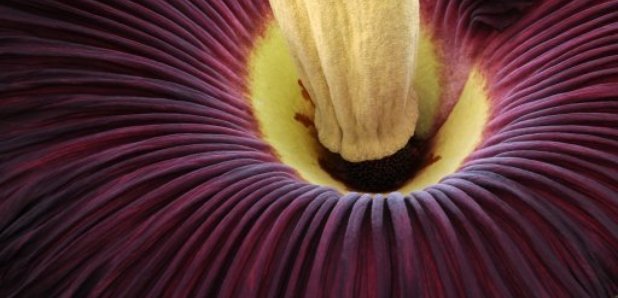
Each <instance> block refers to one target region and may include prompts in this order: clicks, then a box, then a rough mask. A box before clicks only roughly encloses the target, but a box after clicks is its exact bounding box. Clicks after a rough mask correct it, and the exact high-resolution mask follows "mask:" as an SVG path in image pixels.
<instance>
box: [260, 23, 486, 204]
mask: <svg viewBox="0 0 618 298" xmlns="http://www.w3.org/2000/svg"><path fill="white" fill-rule="evenodd" d="M417 61H418V62H417V71H416V78H415V81H414V85H415V90H416V92H417V93H418V96H419V101H420V102H419V114H420V116H419V122H418V124H417V129H416V135H417V136H418V137H421V138H425V137H427V135H428V134H429V132H430V130H431V128H432V125H433V120H434V115H436V112H437V110H438V108H439V98H440V95H441V94H440V81H439V73H440V71H441V67H443V66H442V65H441V64H440V62H439V59H438V56H437V55H436V51H435V48H434V45H433V43H432V42H431V39H430V37H429V35H428V34H427V33H426V32H424V31H423V30H421V39H420V48H419V57H418V60H417ZM249 63H250V65H249V69H250V72H249V96H248V97H249V98H250V101H251V104H252V105H253V110H254V114H255V116H256V118H257V121H258V125H259V129H260V132H261V133H262V137H263V138H264V139H265V140H266V141H267V142H268V143H269V144H270V145H271V146H272V147H273V148H274V151H275V152H276V154H277V155H278V157H279V159H280V160H281V161H282V162H283V163H285V164H287V165H289V166H291V167H292V168H294V169H295V170H296V171H297V172H298V174H299V175H300V176H301V177H302V178H303V179H305V180H306V181H308V182H310V183H313V184H318V185H324V186H330V187H333V188H335V189H337V190H339V191H341V192H348V191H353V190H349V189H347V187H346V186H345V185H343V184H342V183H341V182H339V181H337V180H335V179H333V178H332V177H331V176H330V175H329V174H328V173H327V172H326V171H324V170H323V169H322V168H321V167H320V165H319V163H318V159H319V156H320V151H321V150H323V149H322V147H321V146H320V144H319V143H318V140H317V137H316V135H315V128H313V127H311V126H308V125H307V123H306V121H302V120H303V119H311V117H312V115H313V106H312V104H311V102H310V101H309V100H307V99H305V98H304V97H303V95H302V88H301V86H300V85H299V84H298V74H297V72H296V68H295V66H294V62H293V60H292V56H291V53H290V51H289V49H288V48H287V46H286V44H285V40H284V38H283V36H282V35H281V32H280V31H279V28H278V27H277V25H276V23H275V22H274V21H273V22H271V24H270V25H269V26H268V28H267V30H266V31H265V32H264V35H263V37H262V38H261V39H260V40H259V41H257V42H256V45H255V47H254V49H253V51H252V56H251V58H250V62H249ZM484 86H485V82H484V79H483V77H482V75H481V74H480V72H479V71H477V70H473V71H472V72H471V73H470V76H469V78H468V81H467V83H466V85H465V87H464V90H463V93H462V95H461V98H460V99H459V102H458V103H457V105H456V106H455V107H454V109H453V111H452V112H451V114H450V116H449V118H448V119H447V120H446V122H445V123H444V124H443V125H442V127H441V128H440V129H439V130H438V132H437V134H436V135H435V136H434V138H433V142H432V143H433V145H432V148H431V156H433V157H434V158H435V162H433V163H431V164H429V165H428V166H426V167H425V168H423V169H422V170H421V171H420V172H419V173H417V175H416V176H415V177H414V178H412V179H411V180H410V181H409V182H408V183H406V184H405V185H404V186H403V187H402V188H401V189H399V190H398V191H400V192H402V193H407V192H411V191H414V190H420V189H423V188H424V187H427V186H429V185H431V184H434V183H437V182H439V181H440V179H441V178H443V177H444V176H446V175H448V174H450V173H453V172H455V171H456V170H457V168H459V166H460V165H461V163H462V162H463V161H464V159H465V158H466V156H468V154H469V153H470V152H472V150H474V148H475V146H476V145H477V144H478V142H479V141H480V140H481V137H482V132H483V128H484V126H485V123H486V120H487V115H488V110H489V109H488V103H487V96H486V93H485V90H484Z"/></svg>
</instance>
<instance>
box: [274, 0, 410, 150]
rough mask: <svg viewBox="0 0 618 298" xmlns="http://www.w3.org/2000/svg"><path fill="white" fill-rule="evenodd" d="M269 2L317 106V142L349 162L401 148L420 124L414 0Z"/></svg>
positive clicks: (301, 76)
mask: <svg viewBox="0 0 618 298" xmlns="http://www.w3.org/2000/svg"><path fill="white" fill-rule="evenodd" d="M270 3H271V6H272V8H273V11H274V14H275V19H276V20H277V23H278V24H279V26H280V27H281V30H282V32H283V34H284V36H285V37H286V39H287V42H288V45H289V46H290V49H291V50H292V53H293V55H294V61H295V62H296V65H297V68H298V72H299V76H300V79H301V80H302V81H303V84H304V87H305V88H306V89H307V92H308V93H309V95H311V99H312V101H313V102H314V103H315V116H314V123H315V127H316V129H317V133H318V138H319V140H320V143H321V144H322V145H324V146H325V147H326V148H328V149H329V150H330V151H332V152H335V153H339V154H340V155H341V156H342V157H343V158H344V159H345V160H347V161H351V162H361V161H367V160H379V159H382V158H384V157H386V156H389V155H393V154H395V152H397V151H398V150H400V149H402V148H403V147H404V146H405V145H406V144H407V143H408V140H410V138H411V137H412V135H413V134H414V129H415V127H416V121H417V119H418V103H417V95H416V92H415V91H414V89H413V88H412V80H413V78H414V69H415V66H416V63H415V62H416V56H417V47H418V38H419V25H420V22H419V3H418V0H387V1H363V0H352V1H315V0H306V1H305V0H271V1H270ZM386 115H388V116H386Z"/></svg>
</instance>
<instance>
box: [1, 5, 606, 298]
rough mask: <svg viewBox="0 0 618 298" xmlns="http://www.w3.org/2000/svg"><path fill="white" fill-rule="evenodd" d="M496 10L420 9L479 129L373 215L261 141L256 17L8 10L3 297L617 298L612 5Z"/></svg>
mask: <svg viewBox="0 0 618 298" xmlns="http://www.w3.org/2000/svg"><path fill="white" fill-rule="evenodd" d="M500 3H501V2H499V1H466V0H460V1H459V0H450V1H449V0H440V1H429V0H427V1H423V2H421V15H422V17H423V19H424V20H425V23H426V24H425V26H427V27H428V28H430V30H431V31H432V32H433V33H434V36H435V37H436V42H437V43H439V46H440V48H441V50H442V52H443V56H444V63H445V64H446V65H449V69H450V72H449V73H447V74H444V76H445V77H446V78H450V75H452V74H451V73H456V72H457V71H458V70H461V69H465V68H466V67H469V65H472V64H478V65H479V67H480V68H481V69H482V70H483V71H484V72H485V75H486V77H487V81H488V86H487V88H488V92H489V95H490V100H491V106H492V112H491V113H492V114H491V119H490V120H489V122H488V123H487V128H486V131H485V138H484V141H483V142H482V143H481V144H480V145H479V146H478V148H477V149H476V150H475V151H474V152H473V153H472V155H471V156H470V157H469V158H468V159H467V161H466V162H465V164H463V165H462V166H461V168H460V169H459V170H458V171H457V172H456V173H453V174H451V175H449V176H447V177H445V178H444V179H443V180H442V181H441V182H440V183H438V184H436V185H433V186H430V187H428V188H426V189H425V190H423V191H418V192H413V193H410V194H403V195H402V194H399V193H392V194H388V195H383V196H381V195H378V196H375V197H371V196H370V195H367V194H356V193H350V194H340V193H338V192H336V191H334V190H332V189H330V188H327V187H323V186H319V185H311V184H308V183H305V182H303V181H302V180H301V179H300V178H299V177H298V176H297V175H296V174H295V172H294V170H292V169H290V168H289V167H287V166H285V165H284V164H281V163H280V162H279V161H278V160H277V158H276V156H275V155H274V154H273V153H272V152H271V151H270V149H269V146H268V144H266V143H265V142H264V141H262V140H261V139H260V138H259V132H258V131H257V129H256V125H255V119H253V116H252V113H251V109H250V106H249V104H248V100H247V98H246V97H247V96H246V94H245V92H244V89H245V86H246V82H245V79H244V77H245V76H244V74H245V73H246V72H247V69H246V64H247V63H246V61H247V57H248V53H249V52H250V50H251V46H252V44H253V42H254V40H255V39H256V38H257V36H258V35H259V31H260V30H261V28H262V26H264V24H265V23H266V22H268V20H270V14H271V12H270V9H269V7H268V4H267V2H266V1H265V0H254V1H250V0H245V1H215V0H212V1H180V0H179V1H170V2H164V1H135V2H129V1H101V2H93V1H68V0H67V1H42V0H41V1H17V0H16V1H2V2H1V3H0V296H2V297H43V296H45V297H51V296H59V295H63V296H67V297H68V296H83V295H88V296H105V297H120V296H124V297H133V296H163V295H165V296H170V297H183V296H196V297H280V296H285V297H327V296H330V297H391V296H392V297H459V296H468V297H483V296H487V297H571V296H572V297H611V296H612V295H615V294H616V293H618V249H616V248H618V201H617V200H618V181H617V179H618V178H617V177H618V164H617V163H618V141H617V138H618V100H617V99H618V14H617V13H616V12H617V11H618V1H614V0H607V1H603V0H594V1H592V0H591V1H585V0H581V1H570V0H563V1H560V0H546V1H539V2H538V3H536V4H534V5H532V6H528V5H527V4H528V3H527V2H526V1H514V2H510V3H511V4H500ZM512 3H515V4H517V3H520V4H521V6H517V5H514V4H512ZM499 4H500V5H506V7H507V8H506V9H498V10H492V7H496V5H499ZM508 5H513V6H511V7H510V8H509V7H508ZM524 7H525V8H524ZM514 11H515V12H517V13H516V14H513V12H514ZM494 12H495V13H494ZM513 15H517V16H518V18H517V19H514V18H513ZM505 20H508V22H507V23H504V21H505ZM450 82H455V83H452V84H451V83H450ZM456 82H457V80H452V81H449V84H448V85H447V87H448V88H450V90H451V91H448V92H456V89H457V88H456V85H457V84H456ZM448 92H447V94H448Z"/></svg>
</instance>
